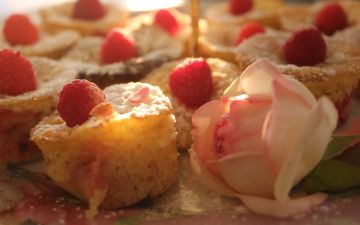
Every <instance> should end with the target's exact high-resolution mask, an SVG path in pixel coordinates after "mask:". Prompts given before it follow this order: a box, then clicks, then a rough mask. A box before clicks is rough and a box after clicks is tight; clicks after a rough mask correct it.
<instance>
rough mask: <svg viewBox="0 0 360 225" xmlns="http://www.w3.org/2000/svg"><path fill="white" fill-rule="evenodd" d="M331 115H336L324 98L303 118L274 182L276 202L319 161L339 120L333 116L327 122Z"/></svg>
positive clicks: (286, 195)
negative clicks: (302, 123)
mask: <svg viewBox="0 0 360 225" xmlns="http://www.w3.org/2000/svg"><path fill="white" fill-rule="evenodd" d="M334 112H335V115H336V113H337V111H336V109H335V106H334V104H333V103H332V102H331V101H330V100H329V99H328V98H327V97H323V98H321V99H320V100H319V102H318V104H316V106H315V107H314V108H313V109H312V111H311V112H310V114H309V115H308V116H307V117H306V120H305V121H304V125H305V126H304V127H303V129H302V132H301V134H300V139H299V140H298V143H296V145H295V147H296V148H295V151H294V152H293V153H292V154H290V155H289V157H288V158H287V160H286V162H285V163H284V164H283V167H282V168H281V171H280V173H279V175H278V178H277V180H276V184H275V199H277V200H280V201H284V200H286V199H287V198H288V194H289V192H290V190H291V188H292V187H294V186H295V185H296V184H297V183H298V182H299V181H300V180H301V179H302V178H303V177H304V176H306V175H307V174H308V173H309V172H310V171H311V170H313V169H314V168H315V166H316V165H317V164H318V163H319V162H320V161H321V159H322V158H323V156H324V154H325V151H326V147H327V145H328V143H329V141H330V138H331V134H332V132H333V130H334V129H335V126H336V122H337V119H338V118H337V116H335V117H333V118H332V119H331V121H329V118H330V117H331V116H332V115H333V114H334Z"/></svg>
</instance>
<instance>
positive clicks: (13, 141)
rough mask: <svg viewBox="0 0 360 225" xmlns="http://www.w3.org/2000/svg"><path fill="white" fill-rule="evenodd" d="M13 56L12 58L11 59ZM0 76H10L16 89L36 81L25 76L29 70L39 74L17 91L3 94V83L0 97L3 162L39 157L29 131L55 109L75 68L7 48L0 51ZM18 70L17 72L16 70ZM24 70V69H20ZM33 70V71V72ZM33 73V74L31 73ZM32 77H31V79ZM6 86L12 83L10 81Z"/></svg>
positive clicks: (15, 161) (0, 131)
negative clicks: (28, 57)
mask: <svg viewBox="0 0 360 225" xmlns="http://www.w3.org/2000/svg"><path fill="white" fill-rule="evenodd" d="M10 57H11V58H10ZM0 64H1V67H2V69H0V71H1V72H0V73H1V77H2V78H1V79H4V76H11V77H12V78H11V79H12V80H13V82H14V83H15V85H19V86H17V87H13V88H12V89H13V91H15V90H17V89H18V88H19V87H22V88H23V87H24V85H26V86H28V85H27V84H23V83H25V82H26V83H30V82H33V79H32V78H31V77H30V78H27V77H25V74H28V73H29V72H28V71H29V70H30V71H33V73H34V74H35V76H36V78H35V79H36V81H35V82H36V85H35V86H33V85H32V86H33V88H31V89H26V91H25V90H24V92H23V91H21V92H18V91H16V93H14V92H13V91H12V92H9V90H7V93H4V92H5V90H4V86H3V83H2V85H1V88H0V89H1V90H0V92H1V97H0V115H1V119H0V142H1V148H0V152H1V154H0V155H1V156H0V162H3V163H19V162H24V161H28V160H32V159H35V158H38V157H39V156H40V152H39V151H38V149H37V147H36V146H35V145H34V144H33V143H32V142H30V141H29V132H30V129H31V128H32V127H34V126H35V125H36V124H37V123H38V122H39V121H40V120H41V119H42V118H43V117H44V116H47V115H49V114H51V113H52V112H53V110H54V106H55V103H56V101H57V98H58V93H59V92H60V90H61V88H62V86H63V85H64V84H65V83H67V82H69V81H70V80H72V79H74V78H75V76H76V73H75V71H73V70H70V69H68V68H66V67H65V66H63V65H61V64H59V63H57V62H55V61H53V60H50V59H45V58H30V59H29V60H27V59H25V58H23V57H22V56H20V55H19V54H18V53H15V52H13V51H11V50H8V49H5V50H1V51H0ZM5 64H7V65H8V66H15V65H16V67H17V68H12V69H8V70H7V71H5V69H6V65H5ZM15 70H16V71H15ZM20 71H22V72H20ZM31 73H32V72H31ZM29 76H30V75H29ZM30 79H31V80H30ZM6 85H13V83H12V82H7V84H6Z"/></svg>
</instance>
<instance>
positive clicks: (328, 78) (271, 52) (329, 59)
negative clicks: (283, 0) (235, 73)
mask: <svg viewBox="0 0 360 225" xmlns="http://www.w3.org/2000/svg"><path fill="white" fill-rule="evenodd" d="M304 36H307V38H306V37H304ZM309 36H310V37H309ZM303 37H304V38H303ZM301 38H303V40H300V41H298V43H297V46H293V50H291V48H287V47H285V45H286V44H285V43H289V42H290V41H291V40H295V39H297V40H299V39H301ZM320 46H321V47H320ZM288 47H289V46H288ZM284 49H286V50H287V51H286V52H284ZM297 49H298V50H297ZM359 53H360V51H359V49H358V48H355V47H354V46H352V45H348V44H347V43H344V42H343V41H341V40H336V39H333V38H322V37H321V35H320V32H319V31H317V30H316V29H315V28H304V29H300V30H298V31H296V32H294V33H293V34H291V33H286V32H271V33H270V32H269V33H266V34H261V35H257V36H255V37H253V38H251V39H249V40H247V41H245V42H244V43H243V44H241V45H239V46H238V48H237V49H236V59H237V61H238V64H239V65H240V68H242V69H244V68H246V67H247V66H249V65H250V64H252V63H253V62H255V61H256V60H257V59H261V58H267V59H269V60H271V61H272V62H273V63H275V65H276V66H277V67H278V69H279V70H280V71H281V72H282V73H284V74H286V75H291V76H294V77H295V78H296V79H297V80H299V81H301V82H302V83H303V84H305V85H306V86H307V87H308V88H309V89H310V91H311V92H312V93H313V94H314V95H315V97H317V98H320V97H321V96H323V95H326V96H328V97H329V98H330V99H331V100H332V101H333V102H334V103H335V105H336V107H337V109H338V111H339V120H340V121H341V122H343V121H345V120H346V118H347V115H348V109H349V104H350V100H351V97H352V95H353V92H354V89H355V88H356V86H357V84H358V80H359V73H358V71H359V70H360V61H359V60H360V58H359ZM297 58H301V59H297ZM309 59H310V60H313V61H312V62H309V61H308V60H309ZM289 61H290V63H289Z"/></svg>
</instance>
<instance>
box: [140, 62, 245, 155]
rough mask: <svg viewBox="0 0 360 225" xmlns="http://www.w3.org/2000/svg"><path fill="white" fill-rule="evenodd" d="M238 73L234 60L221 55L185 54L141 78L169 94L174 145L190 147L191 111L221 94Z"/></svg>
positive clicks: (182, 147)
mask: <svg viewBox="0 0 360 225" xmlns="http://www.w3.org/2000/svg"><path fill="white" fill-rule="evenodd" d="M239 74H240V71H239V69H238V68H237V67H236V66H235V65H234V64H231V63H228V62H225V61H223V60H220V59H214V58H208V59H206V60H204V59H201V58H200V59H190V58H187V59H183V60H178V61H173V62H169V63H166V64H164V65H163V66H161V67H160V68H158V69H155V70H154V71H152V72H151V73H149V74H148V75H146V77H145V78H144V79H143V80H142V82H146V83H150V84H152V85H156V86H159V87H160V88H161V89H162V91H163V92H164V93H165V95H167V96H168V97H169V98H170V101H171V103H172V105H173V107H174V114H175V118H176V124H175V128H176V130H177V132H178V135H177V147H178V148H179V149H189V147H190V146H191V144H192V135H191V129H192V124H191V117H192V114H193V113H194V111H195V110H196V109H197V108H198V107H199V106H200V105H202V104H203V103H205V102H207V101H209V100H211V99H214V98H218V97H219V96H221V95H222V93H223V91H224V90H225V88H226V87H227V86H229V85H230V83H231V82H232V80H233V79H234V78H235V77H236V76H238V75H239ZM172 77H173V79H172ZM170 83H171V85H172V86H173V87H170ZM179 92H180V93H179Z"/></svg>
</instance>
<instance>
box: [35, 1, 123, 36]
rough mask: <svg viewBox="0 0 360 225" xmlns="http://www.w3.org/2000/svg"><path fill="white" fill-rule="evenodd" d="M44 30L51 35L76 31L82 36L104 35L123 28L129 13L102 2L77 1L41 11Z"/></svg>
mask: <svg viewBox="0 0 360 225" xmlns="http://www.w3.org/2000/svg"><path fill="white" fill-rule="evenodd" d="M40 15H41V18H42V21H43V25H44V29H45V30H47V31H48V32H51V33H57V32H59V31H62V30H69V29H71V30H75V31H77V32H79V33H80V34H82V35H104V34H106V33H107V32H109V31H110V30H111V29H112V28H114V27H118V26H123V25H124V24H125V23H126V19H127V17H128V13H127V11H126V10H125V9H122V8H119V7H117V6H116V5H113V4H110V3H109V4H102V3H101V2H100V0H77V1H76V2H66V3H63V4H60V5H56V6H52V7H49V8H44V9H42V10H40Z"/></svg>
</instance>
